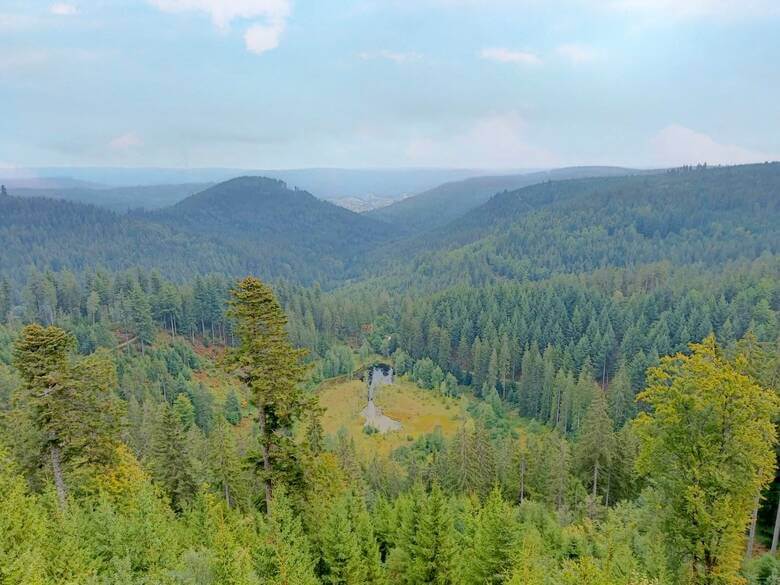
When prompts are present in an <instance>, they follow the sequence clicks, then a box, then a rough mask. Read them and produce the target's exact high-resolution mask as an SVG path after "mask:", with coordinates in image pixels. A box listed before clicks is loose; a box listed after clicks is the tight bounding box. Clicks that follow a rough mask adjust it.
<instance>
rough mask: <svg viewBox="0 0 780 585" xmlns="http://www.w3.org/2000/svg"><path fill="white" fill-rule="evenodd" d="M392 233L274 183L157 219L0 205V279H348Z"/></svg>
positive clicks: (236, 183) (48, 204)
mask: <svg viewBox="0 0 780 585" xmlns="http://www.w3.org/2000/svg"><path fill="white" fill-rule="evenodd" d="M391 231H392V228H391V227H390V226H388V225H386V224H382V223H381V222H378V221H374V220H372V219H370V218H366V217H362V216H360V215H358V214H356V213H354V212H351V211H348V210H346V209H343V208H341V207H338V206H336V205H333V204H331V203H327V202H324V201H320V200H319V199H316V198H315V197H314V196H313V195H311V194H309V193H307V192H305V191H298V190H290V189H287V188H286V186H285V184H284V183H282V182H281V181H276V180H273V179H264V178H259V177H245V178H239V179H234V180H231V181H227V182H225V183H221V184H219V185H215V186H213V187H211V188H209V189H206V190H205V191H203V192H200V193H197V194H195V195H193V196H191V197H189V198H187V199H185V200H184V201H182V202H180V203H179V204H177V205H175V206H173V207H170V208H166V209H164V210H160V211H158V212H136V213H131V214H125V215H123V214H117V213H113V212H111V211H108V210H105V209H101V208H98V207H95V206H92V205H86V204H80V203H74V202H67V201H62V200H54V199H48V198H43V197H36V198H23V197H16V196H13V195H5V196H2V197H1V198H0V246H1V247H2V249H3V251H4V253H3V254H2V257H0V273H2V274H3V275H8V276H9V277H10V278H11V279H12V280H17V281H18V280H22V279H23V278H24V276H25V274H26V273H27V271H28V269H29V268H30V267H32V266H34V267H36V268H38V269H39V270H45V269H53V270H55V271H58V270H62V269H66V268H67V269H71V270H74V271H82V270H84V269H94V268H96V267H104V268H107V269H110V270H123V269H126V268H129V267H132V266H141V267H146V268H158V269H159V270H160V271H161V272H162V273H163V274H165V275H166V276H167V277H169V278H172V279H174V280H181V279H184V278H189V277H192V276H193V275H195V274H208V273H221V274H226V275H231V276H236V275H240V274H246V273H255V274H260V275H262V276H264V277H266V278H285V279H289V280H292V281H296V282H304V283H311V282H313V281H315V280H319V281H321V282H327V281H328V280H330V279H335V278H342V277H344V276H345V275H346V274H347V271H348V270H349V268H350V266H351V262H352V259H353V258H354V257H356V256H358V255H360V254H361V253H362V252H365V251H366V250H367V249H368V248H369V247H371V246H374V245H377V244H378V243H379V242H381V241H382V240H383V239H384V238H387V237H389V235H390V233H391Z"/></svg>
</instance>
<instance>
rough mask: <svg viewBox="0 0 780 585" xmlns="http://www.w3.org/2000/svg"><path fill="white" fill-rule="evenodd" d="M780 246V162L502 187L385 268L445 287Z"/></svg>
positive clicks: (700, 260)
mask: <svg viewBox="0 0 780 585" xmlns="http://www.w3.org/2000/svg"><path fill="white" fill-rule="evenodd" d="M778 251H780V163H772V164H761V165H745V166H738V167H723V168H708V169H706V168H705V169H680V170H674V171H668V172H664V173H662V174H656V175H647V176H628V177H613V178H592V179H578V180H570V181H558V182H548V183H543V184H539V185H534V186H530V187H526V188H523V189H519V190H516V191H512V192H507V193H501V194H498V195H496V196H495V197H493V198H492V199H490V200H489V201H488V202H487V203H485V204H484V205H482V206H481V207H479V208H477V209H475V210H473V211H471V212H470V213H468V214H467V215H465V216H463V217H462V218H460V219H457V220H455V221H454V222H452V223H450V224H448V225H446V226H444V227H442V228H439V229H436V230H432V231H431V232H430V233H427V234H423V235H419V236H415V237H411V238H407V239H406V240H404V241H402V242H399V243H397V244H396V245H395V246H394V247H393V249H392V250H383V251H382V254H381V260H378V259H375V263H376V264H377V266H382V267H383V268H382V270H385V271H386V270H387V269H388V266H389V265H393V266H395V270H396V274H397V275H399V276H401V277H402V278H403V279H408V280H410V281H415V282H421V280H422V279H423V277H424V278H425V279H429V280H430V281H432V282H436V283H438V285H439V286H441V285H444V284H447V283H454V282H463V281H467V282H470V283H475V282H485V281H487V280H492V279H496V278H501V279H504V278H511V279H525V278H531V279H539V278H545V277H547V276H550V275H551V274H557V273H580V272H589V271H592V270H597V269H599V268H605V267H630V266H636V265H640V264H643V263H648V262H656V261H660V260H667V261H670V262H672V263H673V264H677V265H689V264H700V265H703V266H710V265H717V264H722V263H725V262H728V261H731V260H737V259H751V258H756V257H758V256H760V255H761V254H762V253H764V252H769V253H777V252H778Z"/></svg>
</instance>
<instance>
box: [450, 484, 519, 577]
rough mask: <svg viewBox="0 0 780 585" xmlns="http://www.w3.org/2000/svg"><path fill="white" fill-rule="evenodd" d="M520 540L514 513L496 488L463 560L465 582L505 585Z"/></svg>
mask: <svg viewBox="0 0 780 585" xmlns="http://www.w3.org/2000/svg"><path fill="white" fill-rule="evenodd" d="M517 537H518V535H517V520H516V517H515V512H514V510H513V509H512V507H511V506H510V505H509V504H507V503H506V502H505V501H504V499H503V498H502V497H501V492H500V490H499V489H498V487H496V488H494V489H493V491H491V492H490V496H489V497H488V498H487V500H486V501H485V504H484V506H482V509H481V510H480V511H479V514H478V516H477V521H476V527H475V530H474V535H473V538H472V541H471V543H470V546H469V548H468V553H467V555H466V556H465V558H464V559H463V564H464V575H465V583H466V584H468V585H487V584H499V583H503V582H504V579H505V577H506V573H507V571H508V569H509V567H510V566H511V562H512V551H513V549H514V547H515V545H516V543H517Z"/></svg>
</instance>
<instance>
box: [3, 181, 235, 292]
mask: <svg viewBox="0 0 780 585" xmlns="http://www.w3.org/2000/svg"><path fill="white" fill-rule="evenodd" d="M0 249H2V250H3V253H2V254H0V274H3V275H4V276H6V277H8V278H10V279H11V280H12V281H17V282H18V281H22V280H24V279H25V278H26V275H27V272H28V270H29V269H30V268H32V267H35V268H37V269H39V270H46V269H52V270H55V271H58V270H64V269H70V270H73V271H75V272H80V271H83V270H94V269H95V268H98V267H103V268H107V269H111V270H121V269H125V268H128V267H131V266H142V267H147V268H150V267H155V268H159V269H160V271H162V272H163V273H164V274H166V275H168V276H169V277H170V278H173V279H176V280H178V279H182V278H184V277H188V276H190V275H192V274H197V273H201V272H203V273H208V272H221V273H238V272H239V271H241V270H246V269H248V268H249V265H248V263H245V262H242V261H241V259H240V258H239V255H238V254H237V252H236V251H235V250H231V249H230V248H229V247H226V246H223V245H220V244H218V243H217V242H215V241H213V240H211V239H209V238H205V237H199V236H196V235H188V234H186V233H183V232H180V231H178V230H176V229H173V228H171V227H168V226H164V225H161V224H158V223H152V222H150V221H144V220H141V219H137V218H133V217H129V216H126V215H120V214H117V213H114V212H112V211H109V210H106V209H102V208H99V207H96V206H93V205H87V204H84V203H74V202H71V201H63V200H55V199H48V198H45V197H31V198H25V197H15V196H12V195H4V196H3V195H0Z"/></svg>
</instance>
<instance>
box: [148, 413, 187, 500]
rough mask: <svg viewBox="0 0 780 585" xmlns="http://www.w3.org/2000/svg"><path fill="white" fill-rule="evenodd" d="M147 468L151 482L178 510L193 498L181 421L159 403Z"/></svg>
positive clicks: (185, 441) (185, 435)
mask: <svg viewBox="0 0 780 585" xmlns="http://www.w3.org/2000/svg"><path fill="white" fill-rule="evenodd" d="M150 458H151V461H150V462H149V463H150V467H151V470H152V476H153V478H154V479H155V481H156V482H157V483H158V484H159V485H160V486H161V487H162V488H163V490H164V491H165V492H166V493H167V494H168V496H169V497H170V499H171V503H172V504H173V507H174V508H175V509H177V510H182V509H183V508H184V506H185V504H186V503H187V502H188V501H189V500H190V499H191V498H192V496H193V495H194V494H195V477H194V470H193V468H192V462H191V460H190V449H189V445H188V443H187V434H186V430H185V429H184V425H183V424H182V420H181V418H179V416H177V414H176V413H175V412H174V410H173V409H172V408H171V407H170V406H168V404H167V403H163V404H162V405H161V406H160V412H159V413H158V416H157V421H156V424H155V428H154V432H153V435H152V448H151V454H150Z"/></svg>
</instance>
